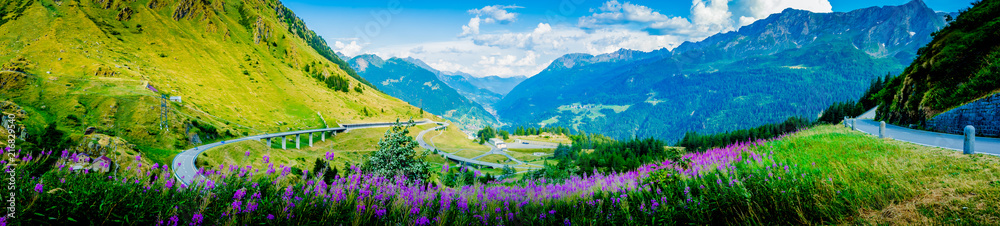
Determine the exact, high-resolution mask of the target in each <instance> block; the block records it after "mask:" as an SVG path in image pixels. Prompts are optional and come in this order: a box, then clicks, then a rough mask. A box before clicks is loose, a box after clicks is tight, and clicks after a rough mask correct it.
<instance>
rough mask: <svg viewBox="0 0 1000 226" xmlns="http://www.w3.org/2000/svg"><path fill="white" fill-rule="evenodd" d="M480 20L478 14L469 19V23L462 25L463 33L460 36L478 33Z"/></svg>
mask: <svg viewBox="0 0 1000 226" xmlns="http://www.w3.org/2000/svg"><path fill="white" fill-rule="evenodd" d="M479 21H480V19H479V17H478V16H477V17H473V18H472V19H469V25H462V34H459V36H466V35H478V34H479Z"/></svg>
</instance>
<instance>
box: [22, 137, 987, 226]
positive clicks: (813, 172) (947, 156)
mask: <svg viewBox="0 0 1000 226" xmlns="http://www.w3.org/2000/svg"><path fill="white" fill-rule="evenodd" d="M230 147H231V148H229V149H228V150H231V151H229V152H226V153H224V154H221V155H220V156H219V158H222V159H231V160H233V161H245V162H251V163H253V162H254V161H258V160H242V159H241V158H243V157H242V155H240V153H239V151H240V150H242V149H244V148H255V147H256V148H261V147H260V143H252V142H250V143H239V144H233V145H232V146H230ZM751 151H753V153H756V154H757V155H759V156H760V160H759V161H758V160H751V159H752V154H750V153H744V154H743V155H742V156H743V159H744V160H749V161H750V163H746V162H744V161H739V162H736V163H735V164H733V165H732V167H733V168H726V169H725V170H721V171H720V170H716V168H714V167H710V165H706V166H709V167H708V168H707V169H705V171H703V172H702V173H701V174H699V175H700V176H697V177H689V176H676V177H675V176H671V174H670V173H672V172H671V171H670V170H667V169H660V170H658V171H653V172H652V173H650V174H647V173H644V172H648V171H640V173H636V174H626V175H625V176H623V177H621V178H619V179H620V180H625V181H626V182H627V181H633V182H635V184H634V186H635V188H636V189H628V188H624V187H622V188H617V189H604V190H602V189H601V186H600V185H597V186H596V187H594V186H590V185H583V186H584V188H586V189H584V190H581V191H580V192H576V193H570V194H566V195H565V196H560V197H558V198H553V199H546V200H536V201H531V202H526V203H525V204H523V205H519V206H516V207H515V205H511V210H505V209H503V208H502V206H504V204H503V201H496V200H494V201H488V202H480V201H479V200H476V199H475V197H476V195H475V194H472V195H471V196H467V197H469V198H470V199H468V202H465V201H462V200H451V202H448V203H450V204H451V205H452V208H451V209H449V210H446V211H443V212H442V211H438V209H436V208H437V207H435V206H437V205H439V204H438V203H440V201H441V200H440V199H438V198H436V197H438V196H428V197H433V198H430V199H428V200H424V201H423V202H420V203H419V204H410V203H412V201H407V197H405V196H402V195H404V194H403V193H404V192H402V191H392V190H390V192H389V193H385V194H384V195H388V196H389V197H390V199H389V200H386V201H384V202H378V201H376V200H374V198H373V197H371V196H364V195H361V194H363V193H362V192H359V189H357V188H345V187H343V186H336V187H334V189H335V191H340V190H344V191H346V193H345V194H346V196H345V197H346V199H344V200H340V201H335V202H330V201H329V198H326V196H314V195H312V194H313V193H311V192H307V191H303V188H306V189H309V188H311V187H310V186H305V183H307V182H305V181H302V180H301V179H300V178H297V177H296V176H294V175H293V176H290V177H284V176H278V175H270V176H266V175H265V174H262V173H257V174H254V175H257V176H258V177H257V178H250V179H246V178H244V177H243V176H240V175H237V174H238V173H239V172H234V173H232V174H229V173H227V177H226V178H224V179H223V178H222V176H219V175H213V176H211V178H212V179H213V180H215V181H216V182H217V183H215V186H214V187H209V188H204V187H195V189H176V188H173V187H172V188H171V189H161V188H163V187H164V186H165V185H164V184H165V182H164V180H156V181H147V180H146V178H150V177H151V176H147V175H146V174H145V173H146V172H149V173H152V174H153V175H165V174H164V173H166V172H163V171H160V170H150V169H148V168H144V169H143V172H137V171H135V170H134V169H132V170H123V171H122V172H120V173H118V174H115V175H110V174H109V175H105V174H101V173H94V172H90V173H88V174H83V173H70V172H66V171H65V170H58V169H56V168H55V165H56V164H51V163H45V164H43V162H46V161H48V160H49V159H50V158H51V157H44V156H39V157H38V158H36V159H34V160H31V161H24V162H21V164H17V165H16V166H15V168H14V169H15V170H16V171H17V172H23V173H18V174H16V176H15V177H16V178H15V180H16V181H20V182H21V183H17V184H16V185H15V186H17V190H19V191H22V192H20V193H18V194H19V195H22V198H19V199H17V203H16V204H17V206H18V207H21V209H22V211H19V212H17V213H16V216H17V218H16V219H17V220H18V221H19V222H30V223H44V222H49V223H52V222H56V223H67V224H69V223H68V222H73V221H80V222H94V223H101V222H109V223H125V222H131V223H139V224H146V223H149V224H152V223H153V222H156V221H157V220H167V219H169V218H170V217H171V216H179V218H180V221H181V222H180V223H179V224H187V223H189V221H190V219H192V215H193V214H195V213H197V214H203V216H204V220H205V221H204V223H205V224H213V223H220V224H221V223H227V222H228V223H234V224H238V223H242V222H268V221H269V220H268V219H266V216H267V214H272V213H278V214H279V215H276V216H284V215H285V214H295V216H296V217H295V218H284V217H277V218H276V219H275V220H274V221H275V222H273V223H277V224H283V223H288V224H295V223H297V224H308V223H310V222H313V223H331V222H335V223H333V224H350V225H361V224H382V223H384V224H393V223H403V222H405V223H410V222H413V221H415V220H417V219H420V217H427V218H428V219H430V218H433V217H439V216H440V217H444V219H445V220H448V221H449V222H458V223H461V224H466V223H473V222H480V221H479V219H478V218H475V217H474V216H473V215H476V214H485V213H486V212H489V213H496V212H494V209H500V210H499V211H509V213H511V214H512V215H511V216H512V219H513V220H505V221H503V222H508V223H510V222H512V221H513V222H522V223H524V224H528V225H536V224H538V225H541V224H544V225H553V224H565V222H566V221H570V222H571V223H572V224H600V225H604V224H609V225H610V224H614V225H619V224H621V225H633V224H634V225H676V224H695V225H721V224H764V225H788V224H798V225H803V224H805V225H813V224H824V225H825V224H861V225H869V224H870V225H876V224H877V225H883V224H916V225H941V224H970V225H992V224H995V223H996V222H997V220H998V218H1000V213H998V212H997V210H998V209H1000V202H998V201H1000V188H998V187H1000V186H998V185H997V183H1000V164H998V163H1000V158H997V157H995V156H988V155H982V154H977V155H961V154H958V153H957V152H955V151H948V150H942V149H937V148H928V147H923V146H917V145H913V144H908V143H902V142H898V141H893V140H883V139H878V138H874V137H871V136H868V135H864V134H861V133H859V132H854V131H849V130H846V129H844V128H841V127H839V126H818V127H814V128H812V129H808V130H805V131H801V132H799V133H796V134H794V135H791V136H788V137H785V138H783V139H782V140H780V141H772V142H768V143H765V144H763V145H762V146H759V147H756V148H751ZM550 163H551V162H550ZM253 164H256V163H253ZM814 164H815V165H814ZM126 166H131V165H123V166H122V167H123V168H125V167H126ZM434 166H438V167H439V166H440V165H437V164H435V165H434ZM785 166H788V167H787V169H786V168H785ZM255 167H256V165H255ZM300 168H302V167H300ZM258 169H259V168H258ZM303 169H309V168H303ZM453 170H454V169H453ZM167 172H168V171H167ZM223 172H228V171H227V170H223ZM482 172H485V173H490V174H499V173H500V172H499V171H498V169H483V170H482ZM630 175H631V176H630ZM646 175H648V176H649V177H646ZM674 175H677V174H674ZM108 176H112V177H116V176H117V178H114V179H108ZM633 176H634V177H633ZM120 178H124V180H122V179H120ZM601 178H603V177H601ZM619 179H614V180H612V181H604V180H597V181H596V182H597V183H607V182H610V183H612V184H617V183H622V181H619ZM716 179H719V180H720V181H719V182H717V180H716ZM730 179H735V181H733V182H734V183H733V184H732V185H729V184H728V182H729V181H730ZM272 180H274V181H273V182H272ZM723 180H724V181H725V182H722V181H723ZM222 182H225V183H222ZM312 182H316V181H312ZM571 182H572V181H571ZM537 183H542V184H545V182H537ZM547 183H559V182H553V181H552V180H549V181H548V182H547ZM41 185H44V187H42V186H41ZM175 186H176V184H175ZM484 186H485V187H489V186H515V187H516V186H531V187H534V188H532V189H529V190H533V191H535V192H540V193H536V194H548V193H549V192H556V191H553V190H547V188H546V187H539V186H536V185H527V184H520V183H516V182H515V183H507V184H505V185H496V184H489V185H483V184H477V185H473V186H472V187H471V188H472V189H473V190H479V189H484V190H489V189H486V188H484ZM546 186H548V185H546ZM553 186H566V188H572V187H574V186H580V185H575V184H574V183H569V184H563V185H555V184H554V185H553ZM36 187H38V188H37V190H38V191H35V190H36ZM364 187H365V189H368V186H364ZM376 187H377V185H376ZM390 187H391V186H390ZM418 187H423V186H418ZM536 188H537V189H536ZM647 188H649V189H647ZM239 189H246V191H247V193H246V196H249V195H251V194H255V193H257V192H260V197H261V198H259V199H246V197H244V199H242V200H244V201H247V202H257V203H262V204H263V203H270V202H272V201H273V202H274V203H276V204H279V205H259V206H258V209H257V211H255V212H252V213H248V214H247V213H239V215H238V216H237V217H228V216H222V215H223V214H227V215H228V213H231V212H230V211H231V210H232V209H233V208H232V205H231V203H232V202H233V198H232V197H233V196H234V193H235V192H236V191H237V190H239ZM285 189H291V190H292V191H293V192H289V194H290V195H298V196H299V197H301V198H303V199H302V201H301V204H296V205H294V207H291V205H286V204H285V203H284V202H291V201H289V200H296V199H293V198H286V197H283V194H284V192H282V190H285ZM372 189H375V188H374V187H373V188H372ZM379 189H382V188H381V187H380V188H379ZM414 189H419V188H414ZM619 189H621V190H619ZM310 191H312V190H311V189H310ZM379 191H381V190H379ZM451 191H452V192H454V190H451ZM590 191H595V192H594V193H590ZM431 192H436V191H431ZM432 194H436V193H432ZM530 195H531V194H530V193H529V196H530ZM362 197H367V198H369V199H366V198H362ZM324 200H326V203H325V202H324ZM358 200H360V201H358ZM598 200H602V201H598ZM612 200H613V201H612ZM313 203H315V204H316V205H315V206H313V205H310V204H313ZM374 203H378V205H379V206H383V207H388V208H389V209H388V211H387V212H386V215H385V216H383V217H376V216H375V213H373V212H372V211H357V209H359V205H360V204H365V205H366V206H371V205H369V204H374ZM652 203H657V204H656V206H657V207H655V209H656V211H651V210H650V208H654V207H653V206H654V205H653V204H652ZM243 204H246V203H243ZM463 204H468V205H469V207H470V208H469V209H468V210H460V209H459V206H461V205H463ZM408 205H416V207H420V208H421V210H420V211H418V212H417V213H416V214H414V213H411V212H410V211H412V208H409V207H411V206H408ZM244 206H245V205H244ZM285 206H289V207H290V209H288V210H283V208H284V207H285ZM372 208H374V207H372ZM481 209H482V210H481ZM285 211H287V212H285ZM499 211H498V212H499ZM501 213H504V214H506V213H508V212H501ZM542 214H544V215H545V216H547V218H542V217H540V215H542ZM595 216H599V217H595ZM490 222H491V223H500V222H496V221H495V220H490Z"/></svg>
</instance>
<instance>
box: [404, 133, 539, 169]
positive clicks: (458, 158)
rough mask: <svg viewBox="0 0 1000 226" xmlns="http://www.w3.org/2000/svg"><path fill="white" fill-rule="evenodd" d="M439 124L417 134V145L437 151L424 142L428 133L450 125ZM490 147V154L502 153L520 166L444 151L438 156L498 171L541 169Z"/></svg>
mask: <svg viewBox="0 0 1000 226" xmlns="http://www.w3.org/2000/svg"><path fill="white" fill-rule="evenodd" d="M438 124H440V125H441V126H438V127H434V128H430V129H427V130H424V131H420V133H418V134H417V138H416V139H417V143H419V144H420V147H422V148H425V149H427V150H437V148H435V147H434V145H431V144H428V143H427V142H424V134H427V133H428V132H431V131H434V130H436V129H440V128H444V127H446V126H448V125H449V124H448V123H446V122H439V123H438ZM431 142H433V139H432V140H431ZM489 147H490V153H500V155H504V156H507V158H510V159H512V160H513V161H514V162H517V163H518V164H517V165H508V164H499V163H492V162H484V161H479V160H475V159H470V158H465V157H462V156H457V155H454V154H451V153H446V152H443V151H439V152H438V154H440V155H441V156H444V157H445V158H447V159H451V160H455V161H459V162H465V163H468V164H474V165H481V166H489V167H493V168H497V169H499V168H503V167H504V166H510V167H512V168H519V169H537V167H541V166H538V165H534V164H529V163H526V162H522V161H521V160H517V159H515V158H514V157H511V156H510V155H508V154H507V153H504V152H503V151H501V150H498V149H497V148H496V147H494V146H492V145H489ZM522 165H531V166H536V167H525V166H522Z"/></svg>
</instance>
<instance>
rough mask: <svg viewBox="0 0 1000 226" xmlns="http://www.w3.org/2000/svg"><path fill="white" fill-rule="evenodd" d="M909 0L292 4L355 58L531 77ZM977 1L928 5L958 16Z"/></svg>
mask: <svg viewBox="0 0 1000 226" xmlns="http://www.w3.org/2000/svg"><path fill="white" fill-rule="evenodd" d="M907 2H909V1H908V0H682V1H663V0H661V1H621V0H617V1H616V0H610V1H608V0H601V1H598V0H539V1H424V0H367V1H328V0H285V1H283V3H284V4H285V6H287V7H288V8H290V9H292V11H294V12H295V13H296V14H297V15H298V16H299V17H301V18H302V19H303V20H305V21H306V25H307V26H308V27H309V28H310V29H312V30H315V31H316V32H317V33H318V34H319V35H321V36H323V38H324V39H326V40H327V42H328V43H330V45H331V47H333V48H334V50H337V51H338V52H341V53H344V54H346V55H348V56H355V55H359V54H376V55H379V56H381V57H383V58H388V57H414V58H417V59H421V60H423V61H425V62H427V63H428V64H429V65H431V66H432V67H434V68H436V69H438V70H442V71H462V72H466V73H470V74H472V75H475V76H488V75H499V76H503V77H507V76H516V75H525V76H531V75H534V74H536V73H538V72H539V71H541V70H542V69H544V68H545V67H546V66H548V64H549V63H551V62H552V60H555V59H556V58H558V57H559V56H562V55H563V54H567V53H589V54H602V53H608V52H613V51H615V50H618V49H620V48H626V49H635V50H642V51H651V50H655V49H660V48H668V49H672V48H674V47H676V46H677V45H679V44H681V43H683V42H684V41H698V40H701V39H704V38H705V37H708V36H711V35H714V34H717V33H719V32H728V31H733V30H737V29H739V27H741V26H742V25H745V24H749V23H752V22H753V21H755V20H757V19H762V18H765V17H767V15H770V14H772V13H777V12H780V11H781V10H783V9H785V8H797V9H803V10H809V11H813V12H831V11H832V12H847V11H851V10H855V9H860V8H867V7H872V6H884V5H901V4H906V3H907ZM971 2H972V0H924V3H925V4H927V6H928V7H930V8H931V9H933V10H935V11H945V12H954V11H958V10H959V9H964V8H967V7H968V6H969V4H970V3H971Z"/></svg>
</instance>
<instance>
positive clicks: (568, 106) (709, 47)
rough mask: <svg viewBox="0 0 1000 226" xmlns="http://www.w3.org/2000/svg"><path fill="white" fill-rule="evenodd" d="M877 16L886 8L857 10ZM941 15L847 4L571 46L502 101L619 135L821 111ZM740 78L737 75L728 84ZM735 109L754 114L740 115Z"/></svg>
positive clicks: (904, 54)
mask: <svg viewBox="0 0 1000 226" xmlns="http://www.w3.org/2000/svg"><path fill="white" fill-rule="evenodd" d="M910 12H915V13H913V14H912V15H911V14H910ZM873 15H881V17H879V18H868V21H858V20H861V19H865V18H867V17H871V16H873ZM880 20H884V21H887V22H885V23H879V22H878V21H880ZM943 24H944V19H943V18H942V16H941V15H938V14H937V13H936V12H934V11H933V10H930V9H929V8H927V7H926V5H925V4H923V3H922V2H920V1H913V2H910V3H908V4H905V5H901V6H887V7H872V8H866V9H859V10H855V11H851V12H846V13H811V12H807V11H802V10H794V9H791V10H784V11H783V12H782V13H778V14H773V15H771V16H769V17H767V18H765V19H762V20H758V21H757V22H755V23H753V24H751V25H748V26H746V27H743V28H740V29H739V30H737V31H733V32H727V33H722V34H717V35H714V36H710V37H708V38H706V39H704V40H702V41H700V42H688V43H685V44H682V45H681V46H678V47H677V48H675V49H673V50H667V49H659V50H654V51H651V52H641V51H634V50H625V49H623V50H619V51H616V52H613V53H609V54H601V55H596V56H594V55H589V54H567V55H564V56H562V57H560V58H559V59H557V60H555V61H553V63H552V64H550V65H549V67H547V68H546V69H545V70H543V71H542V72H540V73H539V74H537V75H535V76H532V77H530V78H529V79H528V80H526V81H524V82H522V83H521V84H519V85H518V86H517V87H515V88H514V89H513V91H511V93H510V94H508V95H506V96H505V97H504V98H503V99H502V100H501V101H500V102H499V103H498V104H497V105H496V107H497V109H498V112H499V115H500V116H501V119H502V120H504V121H505V122H508V123H511V124H513V125H525V124H532V126H538V125H541V126H550V125H551V126H563V127H570V128H576V129H578V130H588V131H594V130H602V131H612V132H610V135H612V136H613V137H617V138H628V137H633V136H638V137H658V138H664V139H679V138H680V135H682V133H683V132H684V131H698V132H701V133H711V132H724V131H731V130H736V129H741V128H749V127H753V126H757V125H761V124H765V123H774V122H779V121H783V120H784V119H786V118H787V117H789V116H802V117H807V118H815V117H817V116H818V114H819V113H820V112H821V111H822V110H823V109H825V107H826V106H828V105H829V104H830V103H832V102H836V101H846V100H850V99H852V98H856V97H857V96H859V95H860V94H861V92H862V91H863V89H864V87H863V86H866V85H867V84H868V82H869V80H870V79H874V78H876V77H881V76H884V75H885V74H888V73H898V72H899V71H902V69H903V68H904V66H903V64H902V63H901V62H907V63H908V61H909V60H912V56H913V55H915V53H916V50H917V48H919V47H920V46H922V45H923V44H924V43H926V41H929V40H930V38H929V36H930V33H932V32H934V31H936V29H927V27H931V28H937V27H938V26H943ZM864 26H870V27H864ZM909 32H913V34H911V33H909ZM925 36H926V37H925ZM882 42H885V43H882ZM759 46H764V48H760V47H759ZM734 82H736V83H738V84H740V86H733V85H735V84H728V83H734ZM809 83H811V84H813V85H812V86H804V84H809ZM770 85H773V86H777V87H778V88H773V87H772V88H768V87H769V86H770ZM825 86H829V87H825ZM750 87H753V89H759V90H764V92H759V93H754V92H752V91H751V90H752V89H750ZM784 87H794V89H789V88H784ZM709 103H713V104H709ZM727 108H728V109H727ZM755 109H776V110H774V112H769V113H767V114H756V115H753V114H749V112H759V111H761V110H755ZM654 112H656V113H655V114H654ZM738 112H744V113H742V114H748V115H747V116H745V117H746V118H742V119H738V118H739V117H744V116H742V115H741V113H738ZM619 131H620V132H619Z"/></svg>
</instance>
